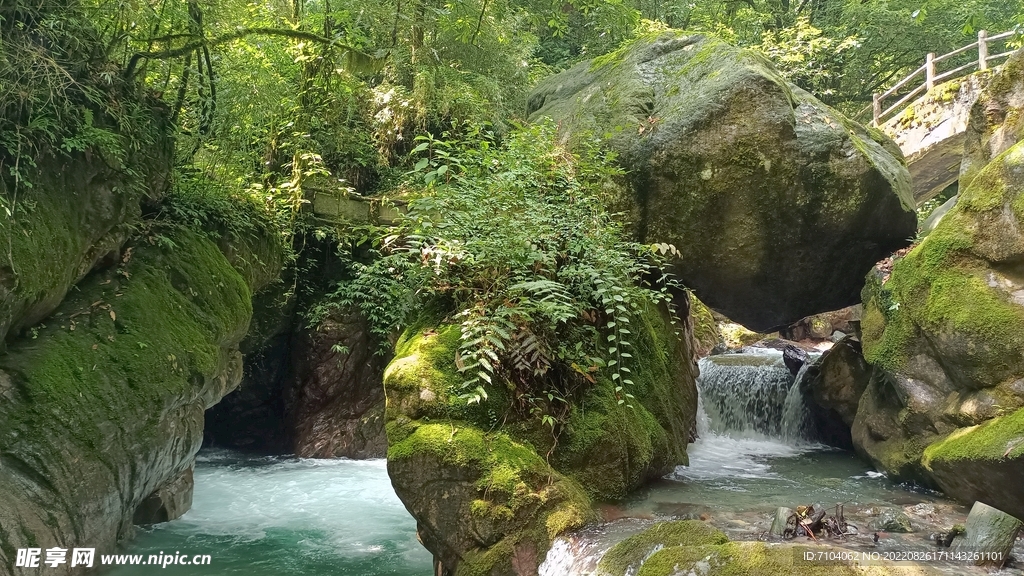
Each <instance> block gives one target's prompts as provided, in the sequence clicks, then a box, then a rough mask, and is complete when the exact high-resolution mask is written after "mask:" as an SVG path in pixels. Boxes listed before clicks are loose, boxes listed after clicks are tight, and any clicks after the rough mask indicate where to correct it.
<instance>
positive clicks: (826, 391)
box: [808, 336, 871, 427]
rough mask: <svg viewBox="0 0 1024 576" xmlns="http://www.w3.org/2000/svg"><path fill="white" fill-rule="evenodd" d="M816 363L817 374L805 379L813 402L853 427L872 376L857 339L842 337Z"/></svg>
mask: <svg viewBox="0 0 1024 576" xmlns="http://www.w3.org/2000/svg"><path fill="white" fill-rule="evenodd" d="M817 364H818V375H817V377H816V378H814V379H813V380H809V381H808V389H809V392H810V394H811V397H812V399H813V400H814V403H815V404H817V405H818V406H820V407H821V408H822V409H824V410H826V411H828V412H829V413H830V414H832V415H833V416H832V417H835V418H838V419H839V420H840V421H841V422H842V423H843V424H845V425H846V426H847V427H849V426H852V425H853V420H854V417H856V415H857V405H858V404H859V403H860V397H861V395H862V394H864V389H865V388H867V385H868V380H869V379H870V378H871V366H869V365H868V363H867V362H866V361H865V360H864V356H863V355H862V353H861V344H860V342H859V341H857V340H856V339H854V338H851V337H849V336H848V337H846V338H843V339H842V340H840V341H839V342H836V343H835V345H833V346H832V348H831V349H829V351H828V352H825V353H824V354H822V355H821V358H820V359H819V360H818V362H817Z"/></svg>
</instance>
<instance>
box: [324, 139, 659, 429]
mask: <svg viewBox="0 0 1024 576" xmlns="http://www.w3.org/2000/svg"><path fill="white" fill-rule="evenodd" d="M420 141H421V142H420V144H419V145H418V146H417V147H416V148H415V149H414V152H413V153H414V154H415V155H417V156H418V157H420V159H419V160H418V161H417V162H416V163H415V169H414V170H413V171H411V172H410V173H409V174H408V175H407V176H406V182H405V187H406V189H409V190H411V191H412V194H413V195H414V196H415V199H414V200H412V201H411V202H410V204H409V210H408V213H407V214H406V215H405V216H404V217H403V218H402V219H401V221H400V222H399V223H398V224H397V225H396V226H394V227H393V228H390V229H387V230H385V231H384V234H383V235H382V236H381V238H380V241H379V244H378V245H377V249H378V251H379V258H377V259H376V260H375V261H373V262H372V263H370V264H356V265H355V268H356V272H357V273H356V277H355V279H354V280H353V281H351V282H346V283H343V284H342V285H341V286H340V287H339V289H338V291H337V292H336V293H335V294H334V295H333V297H332V300H333V302H334V303H335V304H336V305H340V306H360V307H361V308H362V310H363V311H364V313H365V314H366V315H367V317H368V318H369V319H370V321H371V323H372V325H373V328H372V330H373V331H374V332H375V333H376V334H378V335H380V336H382V337H383V336H387V335H388V334H390V333H392V332H393V331H394V330H396V329H397V328H399V327H400V326H401V325H402V323H403V322H405V321H406V320H407V319H409V318H410V315H411V314H413V313H415V312H417V311H419V310H421V309H424V308H429V307H435V308H436V307H438V306H440V307H441V308H442V309H443V311H444V312H446V313H447V318H446V321H451V322H458V323H460V324H461V326H462V344H461V347H460V349H459V352H458V354H457V356H456V358H455V359H454V361H455V364H456V366H457V367H458V369H459V371H460V372H461V373H463V374H464V375H465V381H464V382H463V383H462V385H461V390H459V391H458V392H459V393H460V394H461V395H462V397H463V398H465V399H466V400H467V401H468V402H480V401H482V400H485V399H486V398H487V396H488V393H487V391H488V389H489V388H491V387H497V386H506V387H508V388H509V389H510V390H512V391H513V395H512V396H513V398H516V399H518V401H519V402H520V408H522V409H523V410H524V411H534V412H536V411H538V409H537V403H536V402H535V401H534V400H535V399H536V398H537V397H538V395H543V396H546V397H547V400H548V402H554V401H555V400H556V399H558V400H560V401H562V402H567V401H566V400H565V398H568V397H570V395H571V394H572V393H573V392H574V391H575V390H579V389H580V386H581V385H585V384H586V383H587V382H590V383H593V382H594V381H595V376H596V375H597V374H596V373H597V372H599V371H601V370H605V371H606V374H608V377H610V378H611V379H612V380H613V381H614V382H615V383H616V385H617V392H618V394H619V401H620V403H625V402H628V401H629V399H630V396H629V394H627V393H624V392H623V384H625V385H628V384H630V383H631V382H630V380H629V378H630V368H629V365H630V363H631V359H632V356H631V354H630V350H631V349H632V345H631V336H632V333H631V331H630V326H631V322H632V321H633V319H634V318H635V314H636V312H637V311H638V309H639V307H640V306H642V305H643V304H644V303H646V302H654V303H657V302H662V301H668V296H667V284H666V282H667V280H668V278H667V276H665V275H662V274H659V273H657V272H656V271H657V269H658V268H657V265H658V264H659V263H660V262H659V259H660V257H661V255H663V254H665V253H666V252H667V251H669V250H672V248H671V247H669V246H664V245H663V246H655V247H652V246H647V245H640V244H637V243H633V242H629V241H627V240H626V239H625V234H624V232H623V229H622V227H621V225H620V224H618V223H616V221H615V220H613V217H612V216H613V215H612V214H610V213H608V212H607V211H606V210H605V208H604V206H605V205H606V204H605V202H604V199H603V198H602V191H604V190H608V188H609V187H614V186H616V179H617V178H618V177H619V176H620V175H621V171H620V170H619V169H618V168H616V167H614V166H613V164H612V160H613V157H612V156H611V155H610V154H609V153H605V152H601V151H599V149H598V147H597V145H596V143H595V144H594V145H593V146H591V147H586V148H584V149H583V150H582V151H580V152H579V153H578V154H573V153H571V152H569V151H568V150H566V149H565V148H564V147H562V145H561V144H560V143H559V142H558V138H557V135H556V130H555V128H554V127H553V126H552V125H550V124H545V125H539V126H532V127H529V128H522V129H519V130H517V131H514V132H513V133H512V134H511V135H510V136H509V137H508V139H507V141H506V142H505V143H504V144H503V145H498V144H497V143H496V142H495V140H494V138H493V136H492V135H490V134H489V133H487V132H479V133H478V135H477V137H476V138H474V139H473V140H470V141H457V142H452V141H446V140H444V139H440V140H439V139H433V138H429V137H424V138H421V139H420ZM655 280H656V282H655ZM545 421H548V422H549V423H551V424H552V425H554V421H553V420H552V419H551V417H550V415H548V416H546V417H545Z"/></svg>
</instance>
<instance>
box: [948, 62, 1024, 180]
mask: <svg viewBox="0 0 1024 576" xmlns="http://www.w3.org/2000/svg"><path fill="white" fill-rule="evenodd" d="M1022 110H1024V50H1018V51H1017V52H1016V53H1015V54H1013V55H1012V56H1010V58H1008V59H1007V61H1006V63H1005V64H1004V65H1003V67H1002V69H1000V71H999V72H998V73H997V74H995V75H994V77H993V78H992V79H991V81H990V82H989V83H988V87H987V89H986V90H985V92H983V93H982V94H981V96H980V97H979V98H978V101H977V103H976V104H975V105H974V106H973V107H971V112H970V116H969V118H968V120H967V130H966V133H965V135H964V147H963V158H962V160H961V163H960V189H961V190H963V189H965V188H967V186H968V185H970V183H971V181H972V180H974V178H975V176H977V175H978V172H980V171H981V170H982V169H983V168H984V167H985V166H986V165H988V163H989V162H991V161H992V160H993V159H995V157H996V156H998V155H1000V154H1002V153H1003V152H1005V151H1007V150H1009V149H1010V147H1011V146H1013V145H1014V144H1016V143H1017V142H1020V141H1021V140H1024V115H1022V113H1021V111H1022Z"/></svg>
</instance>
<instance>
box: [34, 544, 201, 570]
mask: <svg viewBox="0 0 1024 576" xmlns="http://www.w3.org/2000/svg"><path fill="white" fill-rule="evenodd" d="M68 552H70V553H71V554H70V558H69V556H68ZM96 561H97V556H96V549H95V548H72V549H70V550H68V549H67V548H57V547H54V548H46V549H45V550H44V549H42V548H18V553H17V556H16V557H15V560H14V566H15V567H17V568H46V567H50V568H57V567H59V566H61V565H64V564H68V565H69V566H70V567H72V568H75V567H82V568H92V567H93V565H94V564H96ZM212 562H213V557H212V556H210V555H209V554H187V553H186V554H182V553H181V552H179V551H177V550H175V551H174V554H165V553H164V551H163V550H161V551H160V553H159V554H101V555H100V556H99V564H98V565H100V566H123V565H138V566H159V567H161V568H167V567H168V566H208V565H210V564H211V563H212Z"/></svg>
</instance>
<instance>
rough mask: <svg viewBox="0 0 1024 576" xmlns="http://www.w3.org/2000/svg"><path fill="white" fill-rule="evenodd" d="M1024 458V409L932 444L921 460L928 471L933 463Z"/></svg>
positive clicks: (958, 431)
mask: <svg viewBox="0 0 1024 576" xmlns="http://www.w3.org/2000/svg"><path fill="white" fill-rule="evenodd" d="M1022 456H1024V409H1022V410H1018V411H1016V412H1014V413H1013V414H1010V415H1007V416H1001V417H999V418H993V419H991V420H989V421H987V422H985V423H983V424H979V425H978V426H971V427H968V428H961V429H959V430H957V431H955V432H953V433H952V434H950V435H948V436H946V437H945V438H943V439H941V440H938V441H936V442H933V443H932V444H931V445H930V446H928V447H927V448H926V449H925V451H924V458H923V460H922V462H923V464H924V465H925V467H926V468H928V469H931V464H932V462H934V461H939V460H942V461H947V462H949V461H977V460H989V461H999V460H1008V459H1015V458H1020V457H1022Z"/></svg>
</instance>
